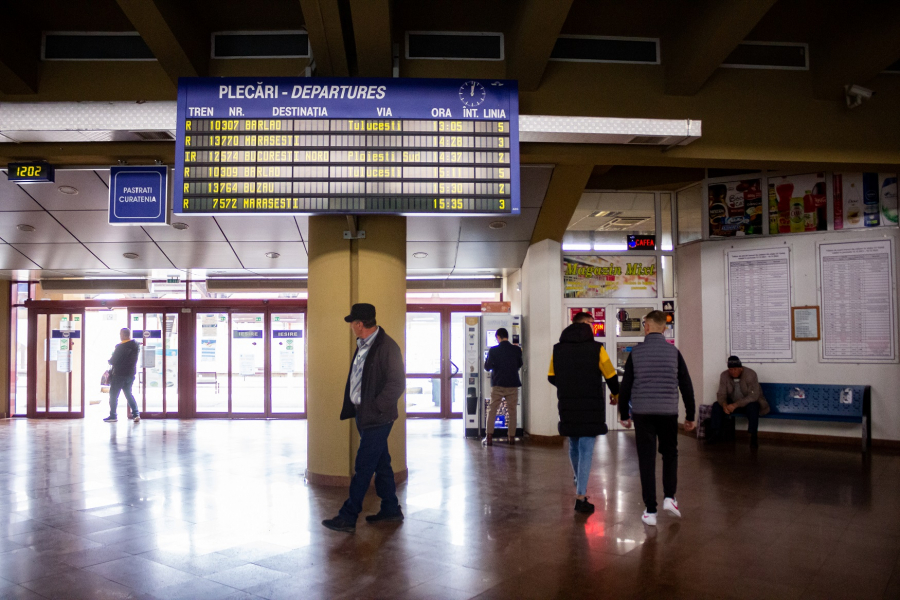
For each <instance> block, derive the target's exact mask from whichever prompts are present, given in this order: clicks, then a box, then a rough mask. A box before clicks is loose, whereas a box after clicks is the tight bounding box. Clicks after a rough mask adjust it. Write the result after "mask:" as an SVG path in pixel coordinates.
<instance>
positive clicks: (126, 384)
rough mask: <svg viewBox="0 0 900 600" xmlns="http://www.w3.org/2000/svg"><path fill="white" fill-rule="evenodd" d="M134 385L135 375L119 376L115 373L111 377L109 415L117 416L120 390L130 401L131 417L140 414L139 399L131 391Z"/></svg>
mask: <svg viewBox="0 0 900 600" xmlns="http://www.w3.org/2000/svg"><path fill="white" fill-rule="evenodd" d="M133 385H134V375H131V376H129V377H119V376H118V375H113V376H112V377H110V378H109V416H111V417H115V416H116V407H117V406H118V404H119V392H120V391H121V392H122V393H123V394H125V400H127V401H128V408H130V409H131V418H132V419H133V418H134V417H136V416H138V415H139V414H140V413H139V412H138V405H137V401H136V400H135V399H134V394H132V393H131V386H133Z"/></svg>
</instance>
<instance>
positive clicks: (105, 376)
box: [100, 369, 112, 385]
mask: <svg viewBox="0 0 900 600" xmlns="http://www.w3.org/2000/svg"><path fill="white" fill-rule="evenodd" d="M110 377H112V374H111V373H110V369H107V370H105V371H103V375H101V376H100V385H109V378H110Z"/></svg>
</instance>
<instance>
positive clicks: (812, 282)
mask: <svg viewBox="0 0 900 600" xmlns="http://www.w3.org/2000/svg"><path fill="white" fill-rule="evenodd" d="M882 237H891V238H893V240H894V251H895V257H894V262H895V267H896V265H897V264H900V257H898V256H897V254H900V231H898V230H897V229H896V228H880V229H877V230H874V231H859V230H857V231H854V232H852V233H851V232H831V233H821V234H802V235H789V236H784V237H778V236H775V237H766V238H756V239H748V238H732V239H729V240H709V241H704V242H698V243H695V244H692V245H690V246H685V247H683V248H681V249H679V252H678V266H677V268H678V280H679V285H678V287H679V294H678V299H679V305H678V306H676V308H678V323H680V327H681V330H680V332H679V340H680V344H679V345H680V348H681V351H682V354H684V357H685V361H686V362H687V363H688V367H689V369H690V370H691V372H692V376H693V380H694V388H695V392H696V395H697V398H698V404H699V403H705V404H711V403H712V402H714V401H715V395H716V390H717V388H718V381H719V374H720V373H721V372H722V371H723V370H725V368H726V366H725V361H726V359H727V357H728V348H727V339H726V328H727V321H726V305H725V302H726V297H725V292H726V289H725V277H726V274H725V270H726V263H725V260H726V256H725V253H726V252H727V251H729V250H732V249H737V250H751V249H757V248H775V247H783V246H785V245H786V246H788V247H790V249H791V271H792V279H793V292H792V300H791V302H792V305H793V306H804V305H811V306H819V305H820V299H819V294H818V290H817V286H816V271H817V262H816V243H817V242H823V241H830V242H833V241H851V240H871V239H879V238H882ZM695 248H696V250H695ZM894 277H895V282H896V281H898V279H900V278H898V276H897V273H896V270H895V275H894ZM698 279H699V281H698ZM694 327H699V328H701V329H700V331H701V334H700V338H699V339H700V340H702V343H701V342H700V341H699V340H698V336H697V335H695V334H694V333H693V332H690V331H686V329H689V328H694ZM895 335H898V333H897V332H895ZM698 354H699V355H700V356H701V358H700V359H699V361H700V363H701V366H699V368H697V369H696V371H697V372H696V373H695V367H694V365H696V364H697V361H698V357H697V355H698ZM794 356H795V362H793V363H753V362H749V361H744V364H745V365H747V366H749V367H751V368H753V369H754V370H756V372H757V373H758V374H759V378H760V380H761V381H764V382H766V381H768V382H778V383H793V382H796V383H825V384H852V385H871V386H872V437H874V438H876V439H884V440H900V394H898V390H900V365H898V364H896V363H894V364H836V363H830V362H829V363H821V362H819V342H794ZM739 426H740V425H739ZM760 431H780V432H789V433H804V434H813V435H835V436H847V437H859V435H860V428H859V426H858V425H852V424H840V423H819V422H815V423H806V422H803V421H774V420H767V419H763V420H761V421H760Z"/></svg>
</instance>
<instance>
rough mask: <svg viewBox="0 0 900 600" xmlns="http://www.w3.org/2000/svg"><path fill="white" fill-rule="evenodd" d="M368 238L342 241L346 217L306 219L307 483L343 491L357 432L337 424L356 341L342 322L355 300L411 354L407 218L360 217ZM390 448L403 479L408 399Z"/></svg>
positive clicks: (401, 408)
mask: <svg viewBox="0 0 900 600" xmlns="http://www.w3.org/2000/svg"><path fill="white" fill-rule="evenodd" d="M358 227H359V230H360V231H365V234H366V237H365V239H360V240H345V239H344V231H346V230H347V229H348V225H347V218H346V217H339V216H330V215H323V216H314V217H310V219H309V302H308V308H307V310H308V312H307V323H308V324H307V332H308V333H307V335H308V336H309V339H308V341H307V347H308V358H307V364H308V371H307V376H308V380H307V386H308V400H307V407H306V416H307V426H308V435H307V457H308V458H307V473H306V476H307V479H308V480H309V481H310V483H313V484H320V485H338V486H345V485H348V484H349V483H350V477H351V476H352V474H353V461H354V459H355V458H356V449H357V448H358V446H359V434H358V433H357V431H356V425H355V423H354V422H353V421H352V420H347V421H341V420H340V419H339V417H340V413H341V406H342V404H343V399H344V386H345V384H346V382H347V374H348V373H349V370H350V360H351V358H352V357H353V352H354V350H355V349H356V339H355V337H354V336H353V334H352V332H351V331H350V326H349V325H348V324H347V323H345V322H344V317H345V316H346V315H348V314H350V307H351V306H352V305H353V304H355V303H358V302H368V303H369V304H373V305H374V306H375V310H376V318H377V320H378V324H379V325H380V326H381V327H382V328H383V329H384V331H385V332H387V334H388V335H390V336H391V337H392V338H394V340H396V342H397V343H398V344H399V345H400V349H401V350H402V351H403V356H404V358H405V357H406V218H405V217H394V216H367V217H360V218H359V223H358ZM398 410H399V413H400V417H399V418H398V419H397V421H396V422H395V423H394V428H393V430H392V431H391V437H390V439H389V440H388V447H389V449H390V452H391V464H392V465H393V467H394V474H395V478H396V479H397V481H402V480H404V479H406V476H407V468H406V402H405V397H402V398H400V399H399V400H398Z"/></svg>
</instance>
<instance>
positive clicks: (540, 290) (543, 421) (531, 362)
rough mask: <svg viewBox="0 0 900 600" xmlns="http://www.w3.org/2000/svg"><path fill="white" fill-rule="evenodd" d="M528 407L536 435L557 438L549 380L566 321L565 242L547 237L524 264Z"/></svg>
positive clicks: (532, 249) (556, 415)
mask: <svg viewBox="0 0 900 600" xmlns="http://www.w3.org/2000/svg"><path fill="white" fill-rule="evenodd" d="M520 295H521V297H522V315H523V321H524V323H523V326H524V329H525V333H526V336H527V337H526V338H525V340H526V348H525V353H526V364H527V365H528V369H527V373H526V376H527V385H528V410H527V411H526V415H527V417H526V421H525V429H526V430H527V431H528V433H529V434H530V435H531V436H532V437H533V438H534V439H535V440H540V438H556V437H557V436H559V431H558V430H557V428H556V424H557V423H558V422H559V413H558V411H557V408H556V388H555V387H553V386H552V385H550V382H549V381H547V369H548V367H549V366H550V357H551V356H552V354H553V344H555V343H556V342H557V341H558V340H559V334H560V333H561V332H562V323H563V316H562V313H563V278H562V245H561V244H560V243H559V242H556V241H554V240H548V239H545V240H543V241H540V242H538V243H536V244H532V245H531V247H529V248H528V254H526V255H525V262H524V264H523V265H522V292H521V294H520Z"/></svg>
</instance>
